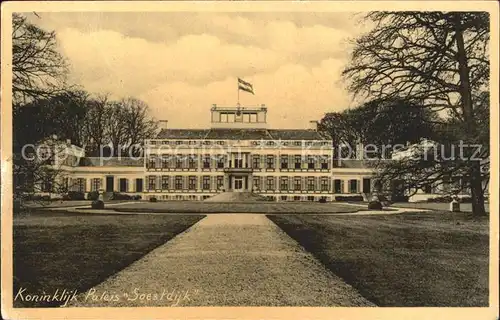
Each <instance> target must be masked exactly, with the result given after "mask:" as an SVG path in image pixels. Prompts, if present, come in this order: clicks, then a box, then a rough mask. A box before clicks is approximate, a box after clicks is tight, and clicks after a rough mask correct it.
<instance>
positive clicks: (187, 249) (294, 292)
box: [71, 214, 373, 307]
mask: <svg viewBox="0 0 500 320" xmlns="http://www.w3.org/2000/svg"><path fill="white" fill-rule="evenodd" d="M148 295H149V296H148ZM77 299H78V302H77V303H73V304H71V306H103V307H118V306H130V307H134V306H373V304H372V303H371V302H369V301H367V300H366V299H365V298H363V297H362V296H360V295H359V293H358V292H357V291H355V290H354V289H353V288H352V287H351V286H349V285H347V284H346V283H344V282H343V281H342V280H341V279H340V278H338V277H337V276H335V275H333V274H332V273H331V272H329V271H328V270H327V269H326V268H325V267H324V266H323V265H322V264H321V263H320V262H319V261H317V260H316V259H315V258H314V257H313V256H312V255H311V254H310V253H308V252H306V251H305V250H304V249H303V248H302V247H301V246H299V245H298V244H297V243H296V242H295V241H294V240H293V239H292V238H290V237H289V236H288V235H286V234H285V233H284V232H283V231H282V230H281V229H280V228H278V227H277V226H276V225H275V224H274V223H273V222H271V221H270V220H269V219H267V218H266V217H265V216H264V215H259V214H238V215H235V214H216V215H208V216H207V217H206V218H204V219H203V220H201V221H200V222H198V223H197V224H195V225H194V226H193V227H191V228H190V229H188V230H187V231H186V232H184V233H182V234H180V235H178V236H177V237H175V238H174V239H172V240H171V241H169V242H168V243H166V244H165V245H163V246H161V247H159V248H157V249H155V250H153V251H152V252H151V253H149V254H148V255H146V256H144V257H143V258H142V259H140V260H139V261H136V262H135V263H133V264H132V265H130V266H129V267H127V268H126V269H124V270H122V271H121V272H118V273H117V274H115V275H114V276H112V277H110V278H109V279H107V280H106V281H104V282H103V283H101V284H99V285H98V286H96V287H94V288H92V289H90V290H89V291H87V292H84V293H82V294H81V295H79V296H77Z"/></svg>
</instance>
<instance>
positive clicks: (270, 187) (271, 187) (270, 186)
mask: <svg viewBox="0 0 500 320" xmlns="http://www.w3.org/2000/svg"><path fill="white" fill-rule="evenodd" d="M266 181H267V188H266V190H274V177H267V180H266Z"/></svg>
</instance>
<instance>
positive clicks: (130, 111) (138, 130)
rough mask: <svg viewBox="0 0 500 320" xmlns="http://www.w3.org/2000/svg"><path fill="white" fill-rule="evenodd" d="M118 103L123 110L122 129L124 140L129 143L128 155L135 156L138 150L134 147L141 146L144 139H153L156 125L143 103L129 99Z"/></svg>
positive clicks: (156, 128)
mask: <svg viewBox="0 0 500 320" xmlns="http://www.w3.org/2000/svg"><path fill="white" fill-rule="evenodd" d="M120 103H121V104H122V105H123V107H124V110H125V113H124V117H123V128H124V132H125V138H126V140H127V141H128V142H129V143H130V148H131V149H129V154H130V155H133V156H137V155H138V153H139V152H140V150H138V149H137V148H135V147H134V146H139V145H140V146H142V145H143V143H144V140H145V139H150V138H153V137H154V136H155V134H156V133H157V131H158V123H157V122H156V121H155V120H154V119H153V118H152V117H151V116H150V110H149V107H148V105H147V104H146V103H145V102H143V101H141V100H138V99H135V98H130V97H129V98H127V99H123V100H121V102H120Z"/></svg>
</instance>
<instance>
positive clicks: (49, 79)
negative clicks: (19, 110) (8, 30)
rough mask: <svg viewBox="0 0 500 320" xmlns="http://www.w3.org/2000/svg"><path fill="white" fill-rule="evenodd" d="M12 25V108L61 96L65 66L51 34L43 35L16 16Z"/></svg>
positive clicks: (23, 18) (43, 32)
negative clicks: (41, 99)
mask: <svg viewBox="0 0 500 320" xmlns="http://www.w3.org/2000/svg"><path fill="white" fill-rule="evenodd" d="M12 25H13V30H12V77H13V79H12V93H13V101H14V106H18V105H20V104H25V103H27V102H29V101H31V100H33V99H35V98H47V97H49V96H51V95H53V94H55V93H58V92H61V90H62V89H63V88H64V86H65V80H66V75H67V72H68V65H67V63H66V60H65V59H64V58H63V56H62V55H61V54H60V53H59V52H58V51H57V42H56V34H55V32H54V31H52V32H48V31H45V30H43V29H41V28H39V27H37V26H36V25H34V24H31V23H29V22H28V21H26V18H25V17H23V16H21V15H20V14H16V13H15V14H13V17H12Z"/></svg>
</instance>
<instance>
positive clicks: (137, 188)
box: [135, 178, 143, 192]
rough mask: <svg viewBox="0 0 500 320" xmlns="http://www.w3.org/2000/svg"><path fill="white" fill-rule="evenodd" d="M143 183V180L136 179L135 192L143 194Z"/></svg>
mask: <svg viewBox="0 0 500 320" xmlns="http://www.w3.org/2000/svg"><path fill="white" fill-rule="evenodd" d="M142 186H143V181H142V179H141V178H138V179H135V192H142Z"/></svg>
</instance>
